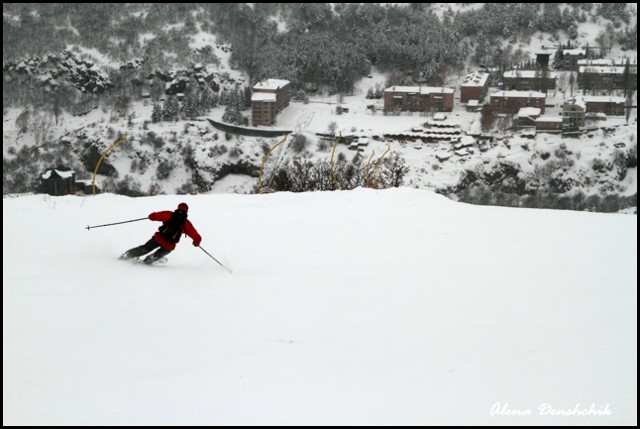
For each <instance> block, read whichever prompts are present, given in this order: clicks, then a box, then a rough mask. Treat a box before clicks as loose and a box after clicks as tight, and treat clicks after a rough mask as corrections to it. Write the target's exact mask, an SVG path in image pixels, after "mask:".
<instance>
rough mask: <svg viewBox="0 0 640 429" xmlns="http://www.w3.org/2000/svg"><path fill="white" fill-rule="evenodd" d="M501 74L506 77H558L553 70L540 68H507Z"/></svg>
mask: <svg viewBox="0 0 640 429" xmlns="http://www.w3.org/2000/svg"><path fill="white" fill-rule="evenodd" d="M503 76H504V77H507V78H517V77H524V78H529V79H533V78H536V77H546V78H549V79H555V78H556V77H558V73H556V72H554V71H546V72H542V71H540V70H509V71H506V72H504V75H503Z"/></svg>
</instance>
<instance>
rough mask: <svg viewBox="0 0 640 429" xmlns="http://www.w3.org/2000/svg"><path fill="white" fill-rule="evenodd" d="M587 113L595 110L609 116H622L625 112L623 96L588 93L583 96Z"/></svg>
mask: <svg viewBox="0 0 640 429" xmlns="http://www.w3.org/2000/svg"><path fill="white" fill-rule="evenodd" d="M583 100H584V104H585V106H586V107H587V109H586V111H587V113H592V112H597V113H604V114H606V115H611V116H616V115H617V116H622V115H624V113H625V98H624V97H609V96H607V95H589V96H585V97H584V98H583Z"/></svg>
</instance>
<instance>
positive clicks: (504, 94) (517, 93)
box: [491, 91, 547, 98]
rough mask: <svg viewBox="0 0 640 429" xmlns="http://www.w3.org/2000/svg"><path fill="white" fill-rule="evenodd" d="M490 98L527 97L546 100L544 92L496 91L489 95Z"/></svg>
mask: <svg viewBox="0 0 640 429" xmlns="http://www.w3.org/2000/svg"><path fill="white" fill-rule="evenodd" d="M491 96H492V97H515V98H518V97H527V98H532V97H535V98H547V96H546V94H545V93H544V92H539V91H498V92H494V93H493V94H491Z"/></svg>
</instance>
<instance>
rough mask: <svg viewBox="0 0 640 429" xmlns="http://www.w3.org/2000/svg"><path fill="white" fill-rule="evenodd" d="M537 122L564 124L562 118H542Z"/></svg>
mask: <svg viewBox="0 0 640 429" xmlns="http://www.w3.org/2000/svg"><path fill="white" fill-rule="evenodd" d="M536 122H562V117H561V116H540V117H539V118H537V119H536Z"/></svg>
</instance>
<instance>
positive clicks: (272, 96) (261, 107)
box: [251, 79, 290, 126]
mask: <svg viewBox="0 0 640 429" xmlns="http://www.w3.org/2000/svg"><path fill="white" fill-rule="evenodd" d="M289 88H290V82H289V81H288V80H282V79H267V80H265V81H262V82H258V83H257V84H256V85H255V86H254V87H253V94H252V95H251V123H252V124H253V125H254V126H255V125H267V126H268V125H273V124H274V123H275V122H276V115H277V114H278V113H280V112H281V111H282V110H283V109H284V108H285V107H287V106H288V105H289V97H290V96H289Z"/></svg>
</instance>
